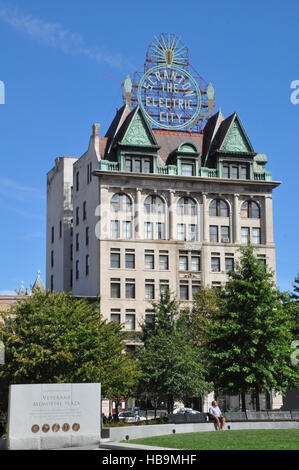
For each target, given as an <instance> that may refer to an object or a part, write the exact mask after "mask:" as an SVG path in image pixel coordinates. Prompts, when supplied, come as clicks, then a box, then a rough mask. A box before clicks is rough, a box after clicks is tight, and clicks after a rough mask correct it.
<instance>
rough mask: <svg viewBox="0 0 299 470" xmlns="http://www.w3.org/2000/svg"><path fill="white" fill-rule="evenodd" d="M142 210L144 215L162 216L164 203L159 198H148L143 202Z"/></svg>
mask: <svg viewBox="0 0 299 470" xmlns="http://www.w3.org/2000/svg"><path fill="white" fill-rule="evenodd" d="M144 210H145V212H146V214H163V213H164V201H163V199H161V198H160V196H155V195H153V196H148V197H147V198H146V200H145V201H144Z"/></svg>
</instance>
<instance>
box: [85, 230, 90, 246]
mask: <svg viewBox="0 0 299 470" xmlns="http://www.w3.org/2000/svg"><path fill="white" fill-rule="evenodd" d="M85 245H86V246H88V245H89V227H86V229H85Z"/></svg>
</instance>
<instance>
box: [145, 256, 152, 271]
mask: <svg viewBox="0 0 299 470" xmlns="http://www.w3.org/2000/svg"><path fill="white" fill-rule="evenodd" d="M144 267H145V269H155V257H154V255H152V254H145V255H144Z"/></svg>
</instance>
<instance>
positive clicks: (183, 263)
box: [179, 255, 188, 271]
mask: <svg viewBox="0 0 299 470" xmlns="http://www.w3.org/2000/svg"><path fill="white" fill-rule="evenodd" d="M179 270H180V271H188V256H187V255H184V256H182V255H180V257H179Z"/></svg>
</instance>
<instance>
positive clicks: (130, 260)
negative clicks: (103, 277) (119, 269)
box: [125, 250, 135, 269]
mask: <svg viewBox="0 0 299 470" xmlns="http://www.w3.org/2000/svg"><path fill="white" fill-rule="evenodd" d="M125 261H126V269H135V253H130V252H129V250H126V259H125Z"/></svg>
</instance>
